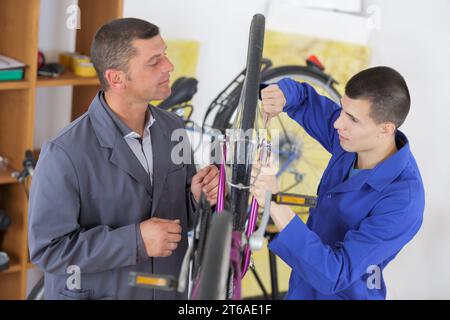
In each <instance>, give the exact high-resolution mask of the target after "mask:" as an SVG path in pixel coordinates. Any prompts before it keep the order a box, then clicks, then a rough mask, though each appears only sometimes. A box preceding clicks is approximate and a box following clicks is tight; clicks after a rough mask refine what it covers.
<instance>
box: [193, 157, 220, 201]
mask: <svg viewBox="0 0 450 320" xmlns="http://www.w3.org/2000/svg"><path fill="white" fill-rule="evenodd" d="M218 186H219V169H217V167H216V166H214V165H209V166H206V167H204V168H203V169H201V170H200V171H199V172H197V174H196V175H195V176H193V177H192V182H191V192H192V195H193V196H194V199H195V201H197V202H199V201H200V195H201V193H202V191H203V192H204V193H205V195H206V198H207V199H208V201H209V202H210V203H211V205H212V206H213V205H215V204H216V203H217V191H218V189H219V188H218Z"/></svg>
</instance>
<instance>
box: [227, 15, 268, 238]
mask: <svg viewBox="0 0 450 320" xmlns="http://www.w3.org/2000/svg"><path fill="white" fill-rule="evenodd" d="M264 27H265V18H264V16H263V15H261V14H256V15H254V16H253V19H252V22H251V25H250V32H249V41H248V49H247V66H246V73H245V79H244V83H243V86H242V91H241V97H240V100H239V103H238V108H237V110H238V119H237V121H236V123H235V124H234V128H235V129H238V130H239V132H240V133H239V135H241V134H242V140H241V141H238V142H237V143H236V144H235V146H234V147H235V148H236V152H234V154H235V155H243V161H240V159H239V161H238V159H237V158H235V159H231V161H232V164H231V171H232V174H231V184H230V185H231V186H232V188H231V190H230V200H231V203H230V205H231V206H230V207H231V211H232V212H233V214H234V220H233V229H234V230H236V231H244V229H245V220H246V218H247V207H248V199H249V195H250V192H249V189H248V188H239V187H236V186H248V185H249V182H250V171H251V160H252V159H251V157H252V154H251V151H249V150H250V149H251V147H250V148H249V146H250V144H251V141H250V140H251V139H252V137H251V135H252V133H251V131H252V130H251V129H253V127H254V123H255V117H256V108H257V105H258V97H259V84H260V80H261V64H262V51H263V47H264Z"/></svg>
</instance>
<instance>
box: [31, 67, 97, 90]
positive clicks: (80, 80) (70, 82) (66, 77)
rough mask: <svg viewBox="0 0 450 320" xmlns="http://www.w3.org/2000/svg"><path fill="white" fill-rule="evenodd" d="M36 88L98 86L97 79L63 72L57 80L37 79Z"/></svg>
mask: <svg viewBox="0 0 450 320" xmlns="http://www.w3.org/2000/svg"><path fill="white" fill-rule="evenodd" d="M36 85H37V87H61V86H98V85H99V81H98V78H97V77H95V78H84V77H80V76H77V75H76V74H74V73H73V72H72V71H65V72H64V74H62V75H61V76H59V77H57V78H45V77H38V79H37V84H36Z"/></svg>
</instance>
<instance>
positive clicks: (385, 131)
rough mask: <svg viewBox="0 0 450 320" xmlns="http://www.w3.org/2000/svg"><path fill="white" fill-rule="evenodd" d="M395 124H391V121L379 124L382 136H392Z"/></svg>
mask: <svg viewBox="0 0 450 320" xmlns="http://www.w3.org/2000/svg"><path fill="white" fill-rule="evenodd" d="M395 130H396V127H395V124H393V123H392V122H383V123H382V124H381V132H380V133H381V135H382V136H384V137H388V136H392V135H394V134H395Z"/></svg>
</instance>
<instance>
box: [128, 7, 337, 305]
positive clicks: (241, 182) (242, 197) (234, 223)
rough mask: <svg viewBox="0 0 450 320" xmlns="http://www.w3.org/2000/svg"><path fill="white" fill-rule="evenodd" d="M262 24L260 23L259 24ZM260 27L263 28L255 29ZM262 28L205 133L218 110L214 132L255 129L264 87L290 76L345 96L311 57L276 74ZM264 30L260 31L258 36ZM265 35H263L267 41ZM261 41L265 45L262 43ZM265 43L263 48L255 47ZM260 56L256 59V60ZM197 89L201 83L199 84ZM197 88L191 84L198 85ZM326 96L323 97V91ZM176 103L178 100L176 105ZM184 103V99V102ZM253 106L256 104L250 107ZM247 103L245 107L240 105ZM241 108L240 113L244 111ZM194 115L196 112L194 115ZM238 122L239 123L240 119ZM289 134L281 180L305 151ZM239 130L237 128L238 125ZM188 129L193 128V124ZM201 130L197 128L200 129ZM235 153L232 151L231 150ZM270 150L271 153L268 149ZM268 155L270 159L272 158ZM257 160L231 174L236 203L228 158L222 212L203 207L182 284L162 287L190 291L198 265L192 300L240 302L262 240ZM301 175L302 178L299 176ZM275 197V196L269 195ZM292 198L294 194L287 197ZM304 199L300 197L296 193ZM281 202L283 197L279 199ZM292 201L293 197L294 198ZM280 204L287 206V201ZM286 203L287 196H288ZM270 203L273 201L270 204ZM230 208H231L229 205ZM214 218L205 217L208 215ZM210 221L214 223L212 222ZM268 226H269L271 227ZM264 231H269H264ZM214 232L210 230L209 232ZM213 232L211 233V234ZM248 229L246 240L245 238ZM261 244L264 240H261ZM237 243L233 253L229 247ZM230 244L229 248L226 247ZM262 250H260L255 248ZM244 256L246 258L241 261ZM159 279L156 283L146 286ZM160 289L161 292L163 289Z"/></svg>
mask: <svg viewBox="0 0 450 320" xmlns="http://www.w3.org/2000/svg"><path fill="white" fill-rule="evenodd" d="M258 20H259V21H258ZM254 24H255V25H258V24H259V27H255V26H254ZM261 24H262V25H264V17H263V16H261V15H256V16H255V17H254V20H253V21H252V26H251V31H250V40H249V49H248V56H247V68H246V69H244V70H243V71H242V72H241V73H240V74H239V75H238V76H237V77H236V78H235V79H234V80H233V81H232V82H231V83H230V84H229V85H228V86H227V87H226V88H225V89H224V90H223V91H222V92H221V93H219V95H218V96H217V97H216V98H215V99H214V101H213V102H212V103H211V104H210V106H209V107H208V109H207V111H206V113H205V116H204V119H203V123H202V126H201V131H200V132H201V133H202V134H203V133H204V132H205V128H207V124H206V123H207V119H208V117H209V116H210V115H211V114H212V111H213V110H215V109H218V111H217V113H216V115H215V118H214V120H213V123H212V125H211V126H210V127H209V128H208V129H210V128H213V129H219V130H220V131H221V132H222V133H224V132H225V131H226V130H227V129H229V128H230V127H231V126H232V125H233V124H236V123H237V124H238V125H237V127H238V128H239V129H242V130H244V131H245V130H249V129H252V128H253V127H254V125H253V124H254V123H255V118H256V106H257V100H258V95H259V90H260V82H264V83H270V82H276V81H277V80H278V79H280V78H282V77H284V76H291V77H293V78H295V79H299V78H300V79H301V81H307V82H313V83H315V84H316V85H317V86H319V87H320V88H322V90H323V91H324V92H327V93H328V95H329V96H331V97H332V98H333V99H334V100H339V99H340V95H339V93H338V92H337V90H336V89H335V88H334V84H335V83H337V82H336V81H335V80H334V79H333V78H332V77H331V76H329V75H327V74H325V73H324V72H323V70H324V68H323V66H322V65H321V64H320V62H319V61H318V60H317V59H316V58H314V57H310V58H309V59H308V60H307V66H305V67H302V66H283V67H277V68H272V69H271V66H272V64H271V62H270V60H268V59H262V47H263V46H262V41H263V40H262V39H263V34H264V31H263V27H262V31H261ZM258 28H259V31H255V30H257V29H258ZM261 32H262V36H261ZM256 39H259V40H256ZM255 41H259V43H255ZM255 48H257V49H259V51H258V50H257V52H256V53H254V52H252V50H255ZM253 55H256V56H257V57H256V58H250V57H252V56H253ZM195 84H196V83H195ZM193 85H194V83H191V86H193ZM175 89H176V90H173V92H172V95H176V96H178V97H180V96H184V97H185V100H184V101H182V102H184V103H186V101H189V100H191V99H192V96H193V94H192V95H190V94H188V93H189V92H191V93H192V92H194V93H195V91H196V90H193V89H192V88H191V89H190V90H188V89H185V91H184V94H182V93H180V91H181V90H183V87H182V86H177V88H175ZM322 93H323V92H322ZM174 100H176V99H174ZM174 100H173V101H174ZM181 100H182V99H181ZM249 101H250V102H249ZM240 102H241V103H240ZM160 107H162V108H163V109H166V110H169V111H171V110H173V109H172V108H175V109H177V110H180V108H182V105H176V104H175V105H174V104H172V105H171V104H170V103H165V104H162V105H160ZM239 107H240V108H239ZM188 114H189V115H190V113H188ZM236 119H237V120H236ZM184 120H185V121H186V122H187V124H188V123H192V122H191V121H190V120H189V117H188V118H184ZM279 123H280V124H281V127H282V129H283V133H284V136H285V142H284V143H287V144H288V145H289V147H288V150H284V149H286V148H283V147H282V146H279V148H278V154H279V155H280V156H284V163H283V164H282V166H281V169H280V171H279V173H278V174H277V175H281V174H283V173H284V172H291V173H292V172H293V171H294V170H292V169H289V166H290V165H292V163H293V162H294V161H295V160H297V159H298V158H299V157H300V154H299V152H298V151H297V150H298V148H297V149H296V148H295V147H293V143H292V141H291V139H290V137H289V134H288V132H287V130H286V128H285V127H284V126H283V122H282V121H281V120H279ZM235 127H236V126H235ZM187 129H191V130H192V127H191V128H189V125H187ZM194 130H195V128H194ZM217 140H218V141H219V143H222V144H223V146H222V147H221V150H223V156H225V154H226V149H227V148H226V147H225V145H226V144H227V143H228V145H229V146H233V144H232V143H231V144H230V141H229V140H228V142H227V138H226V135H225V137H224V136H222V138H221V139H217ZM251 140H252V138H251V137H245V136H244V137H238V138H237V139H235V141H234V143H235V145H234V147H235V148H237V150H239V149H241V151H244V152H243V153H244V154H247V153H250V152H247V151H248V150H247V149H248V147H249V145H251ZM266 148H268V149H269V151H268V152H267V153H270V152H274V151H275V152H276V151H277V150H271V147H270V144H268V145H267V146H266ZM229 149H230V148H229ZM266 151H267V150H266ZM267 156H268V155H266V157H267ZM250 162H251V161H249V159H244V163H243V164H236V165H235V166H234V167H233V168H232V169H231V181H230V182H228V184H229V185H230V186H231V191H230V199H229V201H225V197H224V190H225V169H224V159H223V160H222V163H221V170H220V183H219V197H218V204H217V207H216V212H222V213H220V214H217V215H215V216H212V215H211V209H210V208H209V205H208V204H207V203H205V200H204V199H203V200H202V201H201V202H200V206H199V209H198V212H199V216H200V218H199V220H198V224H197V228H196V229H195V230H200V231H199V232H197V231H195V232H194V243H193V245H192V246H190V248H189V250H188V252H187V254H186V257H185V261H184V262H183V266H182V269H181V272H180V277H179V279H175V278H173V277H171V276H169V277H164V276H163V277H164V278H165V280H166V281H162V282H160V284H162V286H161V287H165V289H170V288H171V289H173V290H177V289H178V290H180V289H181V288H183V289H184V288H185V287H186V282H187V280H186V275H187V273H188V272H187V269H188V267H187V266H188V264H189V261H191V262H192V264H193V272H192V274H193V276H192V277H191V279H190V280H191V281H192V282H193V283H194V285H193V290H192V293H191V298H194V299H195V298H200V299H205V298H206V299H223V298H234V299H239V298H240V280H241V278H242V276H243V275H244V274H245V272H246V271H247V269H248V267H249V265H250V245H251V242H252V239H253V243H255V242H256V243H259V242H260V241H257V240H254V239H257V238H252V236H253V235H254V230H255V227H256V219H257V215H258V205H257V203H256V200H255V199H253V200H252V202H251V205H250V214H249V217H248V219H247V215H248V210H247V207H248V204H249V203H248V199H249V190H248V185H249V179H250V177H249V173H250V170H251V165H249V164H250ZM298 175H299V174H298ZM301 180H302V179H299V178H297V181H296V184H295V185H297V184H299V183H300V182H301ZM295 185H293V186H290V187H289V188H287V189H285V190H283V192H286V191H288V190H290V189H292V188H293V187H294V186H295ZM268 196H271V195H268ZM284 196H289V195H284ZM295 196H297V198H298V194H295ZM279 198H280V199H281V198H283V197H282V196H280V195H279ZM291 198H292V195H291ZM280 199H279V201H280V202H281V201H282V200H280ZM284 199H286V197H284ZM305 199H306V201H303V203H302V205H301V207H304V208H308V207H311V206H313V205H314V199H313V197H304V196H303V200H305ZM269 202H270V201H269ZM226 203H228V206H227V205H226ZM284 203H287V204H291V205H299V202H298V201H287V202H286V201H285V202H284ZM205 215H206V216H208V218H204V216H205ZM265 220H268V212H265V213H264V214H263V219H262V221H263V222H264V221H265ZM205 221H210V223H207V222H205ZM246 222H247V229H246V230H245V225H246ZM265 223H267V222H265ZM205 224H209V228H206V227H205ZM261 228H263V229H261ZM261 228H260V229H258V231H259V232H256V233H257V234H260V233H261V231H260V230H263V231H264V229H265V225H264V223H262V224H261ZM207 229H208V230H207ZM205 230H207V231H205ZM244 230H245V236H244V237H242V234H243V233H244ZM259 239H260V238H259ZM230 241H231V248H229V247H228V244H229V243H230ZM224 243H225V245H224ZM254 247H258V246H254ZM241 256H242V257H243V258H242V259H241ZM199 261H201V263H199ZM201 265H203V266H205V265H208V267H207V268H204V270H202V271H201ZM224 270H232V272H230V273H227V272H225V271H224ZM155 277H156V278H158V276H155V275H149V274H133V275H132V276H131V278H130V284H134V285H141V286H146V285H149V286H150V287H152V288H158V285H154V284H155V283H156V282H157V281H155V279H156V278H155ZM149 279H153V280H150V281H146V280H149ZM161 287H160V288H161ZM226 288H229V289H230V288H231V291H230V292H228V294H227V293H226V292H227V290H226Z"/></svg>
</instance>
